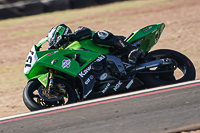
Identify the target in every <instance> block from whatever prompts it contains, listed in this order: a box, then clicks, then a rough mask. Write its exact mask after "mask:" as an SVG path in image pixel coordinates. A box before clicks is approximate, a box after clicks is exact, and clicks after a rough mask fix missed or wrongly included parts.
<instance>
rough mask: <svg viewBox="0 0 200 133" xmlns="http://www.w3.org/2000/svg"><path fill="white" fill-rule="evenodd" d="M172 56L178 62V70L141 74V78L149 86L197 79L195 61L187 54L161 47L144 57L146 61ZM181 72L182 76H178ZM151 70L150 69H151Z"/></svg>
mask: <svg viewBox="0 0 200 133" xmlns="http://www.w3.org/2000/svg"><path fill="white" fill-rule="evenodd" d="M166 58H170V59H172V60H174V61H175V62H176V67H177V68H176V70H175V71H173V72H171V73H165V74H162V75H161V74H157V75H156V74H144V75H142V74H141V75H139V77H140V79H141V80H142V81H143V82H144V84H145V86H146V87H147V88H151V87H157V86H162V85H169V84H175V83H180V82H185V81H190V80H195V76H196V71H195V68H194V65H193V63H192V62H191V61H190V59H189V58H187V57H186V56H185V55H183V54H181V53H179V52H177V51H173V50H169V49H160V50H155V51H152V52H150V53H149V54H147V56H146V57H145V58H144V60H145V61H146V62H148V61H153V60H158V59H166ZM177 71H178V73H181V74H182V76H179V77H176V73H177ZM149 72H150V70H149Z"/></svg>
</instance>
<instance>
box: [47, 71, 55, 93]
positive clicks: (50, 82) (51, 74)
mask: <svg viewBox="0 0 200 133" xmlns="http://www.w3.org/2000/svg"><path fill="white" fill-rule="evenodd" d="M54 76H55V72H54V70H53V69H51V68H50V69H49V87H48V93H50V92H51V91H53V89H54Z"/></svg>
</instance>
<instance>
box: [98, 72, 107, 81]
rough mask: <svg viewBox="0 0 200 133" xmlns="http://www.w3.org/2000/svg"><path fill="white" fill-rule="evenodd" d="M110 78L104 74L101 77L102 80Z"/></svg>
mask: <svg viewBox="0 0 200 133" xmlns="http://www.w3.org/2000/svg"><path fill="white" fill-rule="evenodd" d="M107 77H108V74H107V73H103V74H102V75H101V76H100V80H104V79H106V78H107Z"/></svg>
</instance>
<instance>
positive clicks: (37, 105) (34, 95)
mask: <svg viewBox="0 0 200 133" xmlns="http://www.w3.org/2000/svg"><path fill="white" fill-rule="evenodd" d="M54 84H55V85H56V87H57V88H58V89H64V90H65V95H62V96H61V98H59V100H58V101H55V100H54V101H46V100H44V99H43V98H41V96H40V94H39V90H40V89H41V88H44V87H43V85H42V84H41V83H40V82H39V81H38V80H37V79H35V80H31V81H29V82H28V83H27V85H26V86H25V88H24V91H23V101H24V104H25V105H26V107H27V108H28V109H29V110H30V111H35V110H40V109H45V108H49V107H54V106H59V105H64V104H69V103H74V102H77V100H78V98H77V95H76V92H75V90H74V89H73V88H72V86H71V85H70V84H69V83H67V82H65V81H64V80H62V79H59V78H55V79H54ZM59 97H60V95H59Z"/></svg>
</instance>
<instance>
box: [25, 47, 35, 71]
mask: <svg viewBox="0 0 200 133" xmlns="http://www.w3.org/2000/svg"><path fill="white" fill-rule="evenodd" d="M30 54H31V55H29V56H28V58H27V60H26V64H25V68H26V67H31V63H32V55H33V54H34V52H33V51H30ZM27 63H28V64H27Z"/></svg>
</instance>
